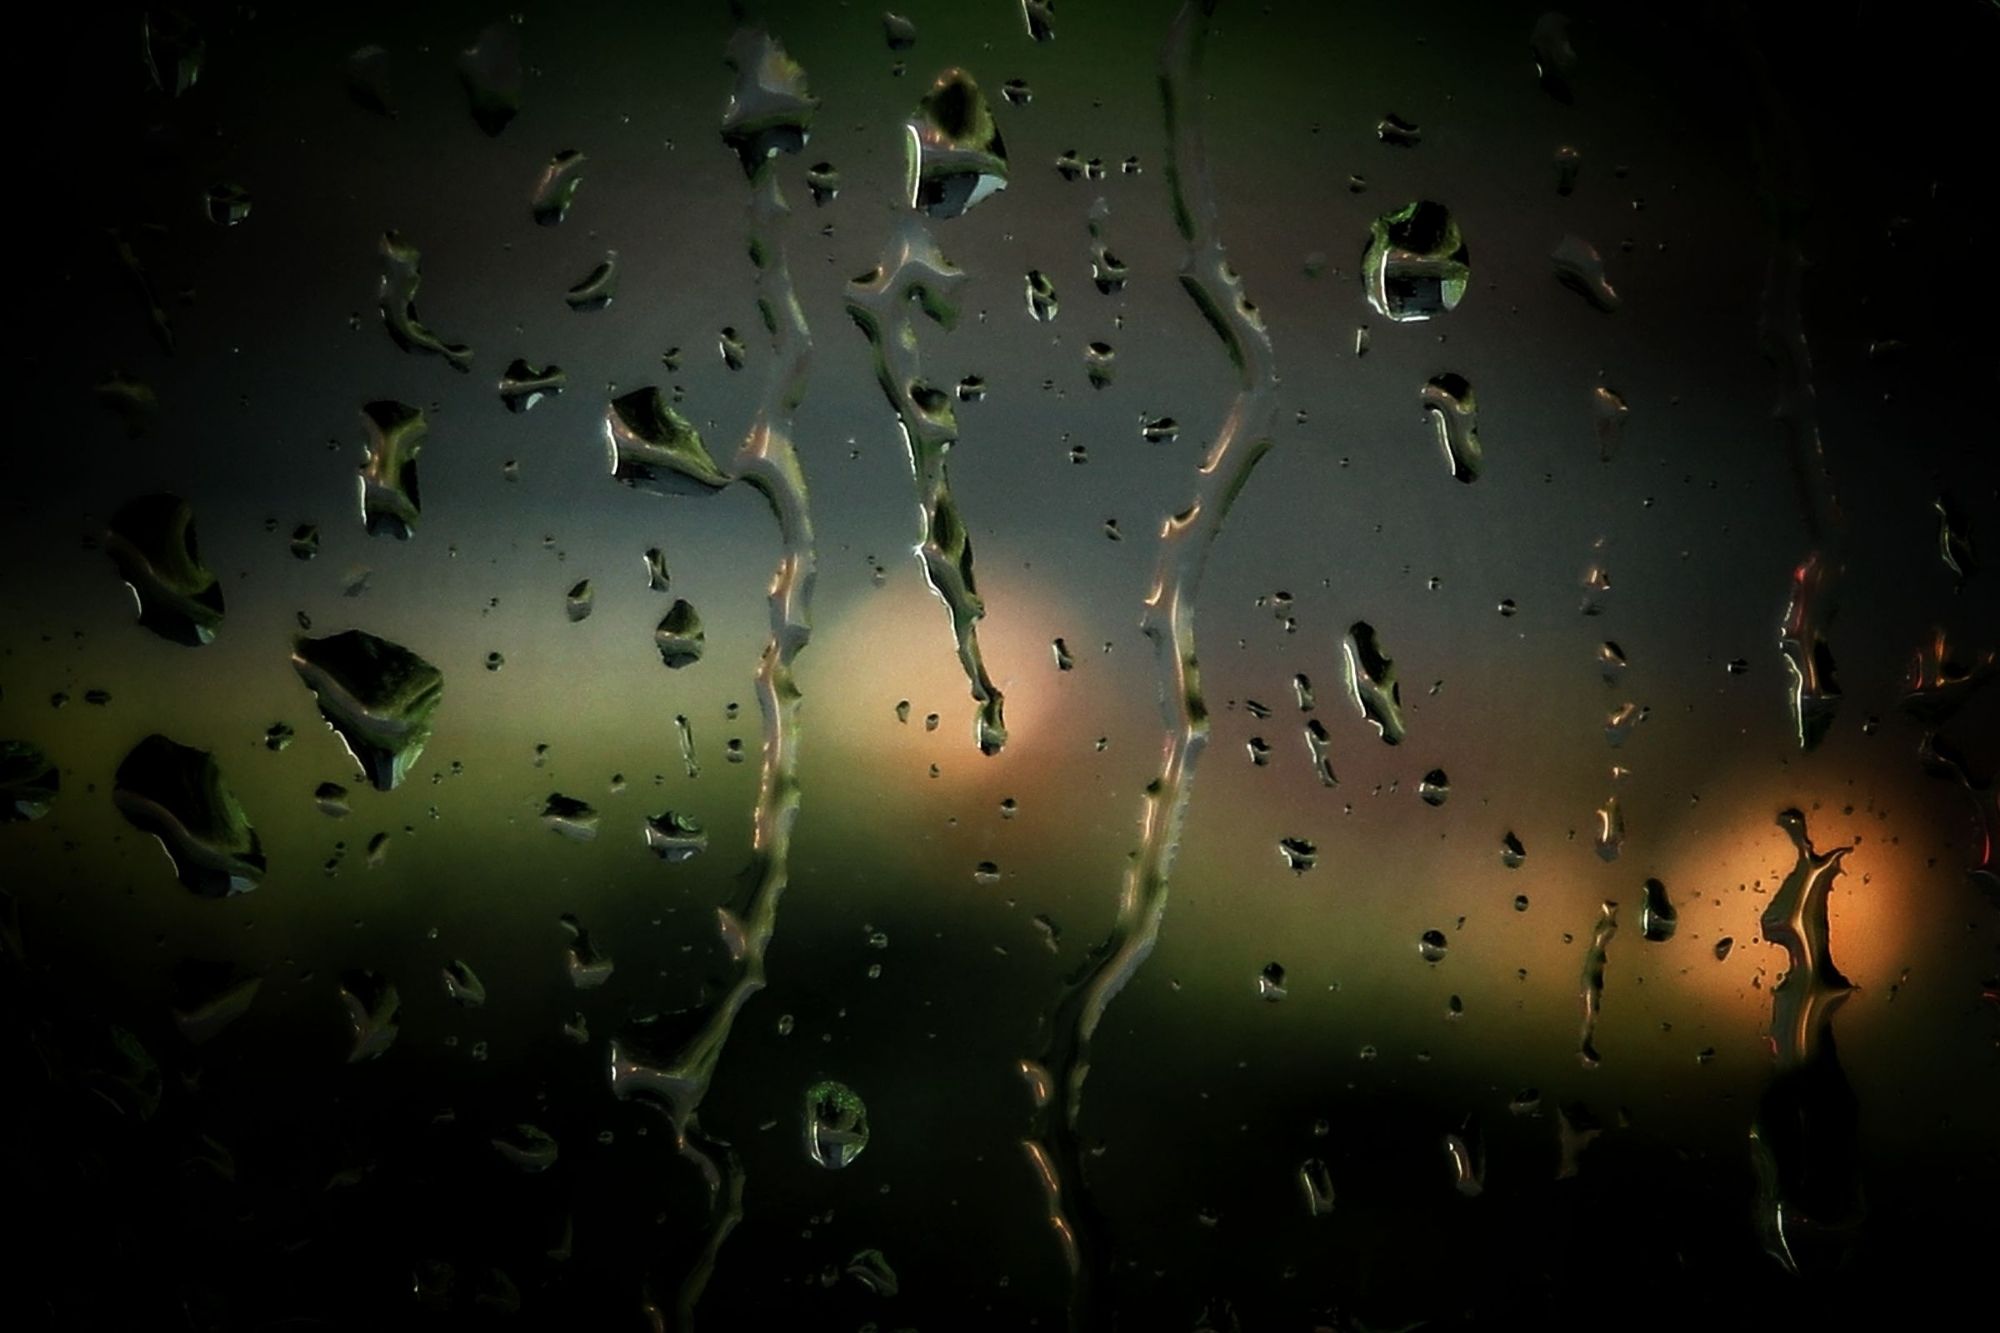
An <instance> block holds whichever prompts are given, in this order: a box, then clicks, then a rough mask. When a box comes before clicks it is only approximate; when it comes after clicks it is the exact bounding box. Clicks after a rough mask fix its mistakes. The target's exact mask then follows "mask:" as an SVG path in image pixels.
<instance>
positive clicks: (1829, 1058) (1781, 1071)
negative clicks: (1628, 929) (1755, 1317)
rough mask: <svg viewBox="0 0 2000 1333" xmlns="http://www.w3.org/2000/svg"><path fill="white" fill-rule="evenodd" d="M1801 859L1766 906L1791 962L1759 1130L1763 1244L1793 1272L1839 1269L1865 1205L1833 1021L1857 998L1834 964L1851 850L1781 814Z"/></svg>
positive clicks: (1781, 986) (1756, 1157)
mask: <svg viewBox="0 0 2000 1333" xmlns="http://www.w3.org/2000/svg"><path fill="white" fill-rule="evenodd" d="M1778 826H1779V827H1780V828H1782V829H1784V830H1785V832H1786V833H1787V834H1788V835H1790V837H1791V840H1792V846H1793V848H1794V849H1795V851H1796V853H1797V860H1796V861H1795V862H1794V864H1793V866H1792V871H1791V873H1790V874H1789V875H1787V876H1786V877H1785V882H1784V883H1783V884H1781V885H1780V886H1779V887H1778V891H1777V893H1776V894H1774V895H1773V896H1772V898H1771V902H1770V905H1769V906H1768V907H1766V908H1765V909H1764V916H1763V919H1762V922H1761V925H1762V927H1763V931H1764V938H1765V939H1766V940H1769V941H1770V942H1771V943H1773V944H1776V945H1779V946H1781V947H1782V948H1783V949H1784V950H1785V953H1786V956H1787V958H1788V960H1789V961H1788V965H1787V967H1786V969H1785V976H1784V979H1783V980H1781V981H1780V982H1779V983H1778V984H1777V985H1776V986H1775V987H1773V988H1772V990H1771V1038H1770V1039H1771V1053H1772V1055H1773V1057H1774V1059H1775V1061H1776V1066H1777V1068H1776V1071H1775V1072H1774V1073H1773V1074H1772V1076H1771V1082H1770V1083H1769V1084H1768V1085H1766V1087H1765V1089H1764V1093H1763V1095H1762V1097H1761V1098H1760V1099H1759V1101H1758V1104H1757V1117H1756V1120H1755V1121H1754V1122H1753V1123H1752V1125H1751V1128H1750V1150H1751V1160H1752V1162H1753V1164H1754V1165H1755V1167H1756V1171H1757V1185H1758V1188H1757V1226H1758V1231H1759V1233H1760V1235H1761V1237H1762V1239H1763V1243H1764V1248H1765V1249H1766V1250H1767V1251H1768V1252H1769V1253H1770V1254H1771V1256H1772V1257H1773V1258H1774V1259H1776V1260H1777V1261H1778V1262H1779V1263H1780V1264H1782V1265H1783V1266H1784V1267H1785V1268H1786V1269H1788V1270H1790V1271H1792V1272H1798V1271H1799V1269H1800V1268H1801V1266H1811V1265H1813V1264H1816V1263H1818V1262H1820V1261H1822V1260H1825V1261H1826V1262H1828V1263H1837V1262H1838V1260H1839V1256H1840V1254H1841V1253H1842V1252H1843V1251H1845V1250H1846V1249H1847V1247H1848V1246H1849V1245H1850V1244H1851V1243H1852V1241H1853V1238H1854V1234H1855V1232H1856V1231H1857V1230H1858V1229H1859V1227H1860V1224H1861V1218H1862V1215H1863V1212H1864V1209H1865V1205H1864V1202H1863V1200H1862V1195H1861V1183H1860V1175H1859V1168H1858V1155H1859V1142H1858V1139H1859V1109H1858V1107H1857V1105H1856V1101H1855V1096H1854V1089H1853V1088H1852V1087H1851V1086H1850V1085H1849V1084H1848V1081H1847V1075H1846V1073H1845V1072H1844V1071H1843V1070H1842V1069H1841V1067H1840V1057H1839V1055H1838V1053H1837V1052H1836V1051H1835V1050H1834V1042H1833V1015H1834V1012H1835V1011H1836V1010H1837V1009H1839V1008H1840V1006H1841V1004H1842V1003H1844V1002H1845V1001H1846V999H1847V997H1848V996H1849V995H1850V994H1851V993H1852V992H1853V990H1854V987H1853V985H1852V984H1851V983H1850V982H1849V981H1848V980H1847V978H1846V977H1844V976H1842V975H1841V972H1840V969H1839V968H1838V967H1836V966H1835V965H1834V962H1833V953H1832V949H1831V943H1832V941H1831V928H1830V926H1829V924H1828V921H1827V895H1828V893H1829V892H1830V891H1831V890H1832V888H1833V881H1834V880H1835V879H1836V878H1838V877H1839V875H1840V872H1841V868H1842V867H1841V862H1842V861H1843V860H1844V859H1845V858H1846V856H1847V853H1848V852H1849V851H1850V850H1852V849H1851V848H1847V847H1835V848H1834V849H1832V850H1831V851H1827V852H1819V851H1816V850H1814V848H1813V845H1812V839H1811V838H1810V837H1809V836H1808V834H1807V831H1806V817H1805V815H1804V814H1802V813H1800V812H1799V811H1797V810H1786V811H1785V812H1783V813H1782V814H1780V815H1779V816H1778Z"/></svg>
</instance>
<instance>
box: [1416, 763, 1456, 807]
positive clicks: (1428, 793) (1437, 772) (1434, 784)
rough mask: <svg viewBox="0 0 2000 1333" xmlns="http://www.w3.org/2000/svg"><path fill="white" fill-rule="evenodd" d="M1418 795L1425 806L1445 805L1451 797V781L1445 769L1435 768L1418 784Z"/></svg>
mask: <svg viewBox="0 0 2000 1333" xmlns="http://www.w3.org/2000/svg"><path fill="white" fill-rule="evenodd" d="M1417 795H1419V796H1421V797H1422V798H1423V801H1424V804H1425V805H1431V806H1437V805H1443V804H1444V803H1445V802H1446V801H1447V800H1449V799H1450V797H1451V779H1450V778H1449V777H1447V776H1446V775H1445V771H1444V770H1443V769H1441V768H1434V769H1432V770H1431V771H1430V772H1428V773H1426V774H1424V776H1423V778H1422V780H1421V781H1419V782H1418V783H1417Z"/></svg>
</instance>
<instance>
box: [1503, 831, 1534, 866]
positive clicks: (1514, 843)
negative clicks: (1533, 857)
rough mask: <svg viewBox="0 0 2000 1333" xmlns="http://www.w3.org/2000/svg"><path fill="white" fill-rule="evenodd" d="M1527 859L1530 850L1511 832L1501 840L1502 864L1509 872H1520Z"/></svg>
mask: <svg viewBox="0 0 2000 1333" xmlns="http://www.w3.org/2000/svg"><path fill="white" fill-rule="evenodd" d="M1527 859H1528V849H1527V848H1525V847H1523V846H1522V845H1521V840H1520V839H1519V838H1518V837H1516V836H1515V835H1514V833H1513V832H1512V830H1509V831H1508V833H1507V835H1506V836H1505V837H1503V838H1501V839H1500V864H1501V865H1503V866H1506V867H1507V868H1508V869H1509V870H1519V869H1520V868H1521V865H1522V863H1523V862H1525V861H1526V860H1527Z"/></svg>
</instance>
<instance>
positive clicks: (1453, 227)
mask: <svg viewBox="0 0 2000 1333" xmlns="http://www.w3.org/2000/svg"><path fill="white" fill-rule="evenodd" d="M1361 271H1362V277H1363V280H1364V281H1365V282H1366V283H1367V292H1368V304H1369V305H1371V306H1373V307H1374V308H1375V310H1376V312H1377V313H1378V314H1382V315H1386V316H1388V317H1389V318H1390V319H1393V320H1396V321H1398V322H1399V323H1402V322H1408V321H1412V320H1424V319H1429V318H1430V317H1431V316H1433V315H1439V314H1443V313H1445V312H1446V311H1449V310H1453V309H1455V308H1456V307H1457V306H1458V303H1459V301H1460V300H1461V299H1463V298H1464V296H1465V289H1466V285H1467V283H1468V282H1469V281H1470V280H1471V269H1470V268H1469V267H1468V263H1467V252H1466V248H1465V242H1464V240H1463V239H1462V238H1461V237H1460V235H1459V231H1458V224H1457V223H1456V222H1454V221H1453V220H1452V217H1451V214H1450V213H1449V212H1448V211H1447V210H1446V209H1445V207H1444V205H1442V204H1435V203H1432V202H1430V201H1429V200H1422V201H1419V202H1417V203H1413V204H1405V205H1404V206H1403V207H1401V208H1399V209H1396V210H1395V211H1393V212H1390V213H1384V214H1383V215H1382V216H1381V217H1379V218H1377V219H1375V222H1374V224H1373V225H1372V226H1371V227H1370V228H1369V233H1368V248H1367V250H1366V252H1365V253H1363V255H1362V257H1361Z"/></svg>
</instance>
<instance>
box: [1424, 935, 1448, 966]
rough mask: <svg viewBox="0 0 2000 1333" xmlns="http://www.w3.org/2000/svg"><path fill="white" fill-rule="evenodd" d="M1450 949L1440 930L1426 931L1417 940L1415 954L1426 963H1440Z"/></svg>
mask: <svg viewBox="0 0 2000 1333" xmlns="http://www.w3.org/2000/svg"><path fill="white" fill-rule="evenodd" d="M1450 948H1451V944H1450V942H1449V941H1448V940H1446V939H1445V936H1444V932H1443V931H1441V930H1427V931H1425V932H1424V933H1423V934H1422V935H1421V936H1419V937H1418V939H1417V953H1418V954H1419V955H1420V956H1421V957H1422V958H1423V960H1424V961H1425V962H1426V963H1441V962H1443V961H1444V956H1445V954H1446V952H1447V951H1449V950H1450Z"/></svg>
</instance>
